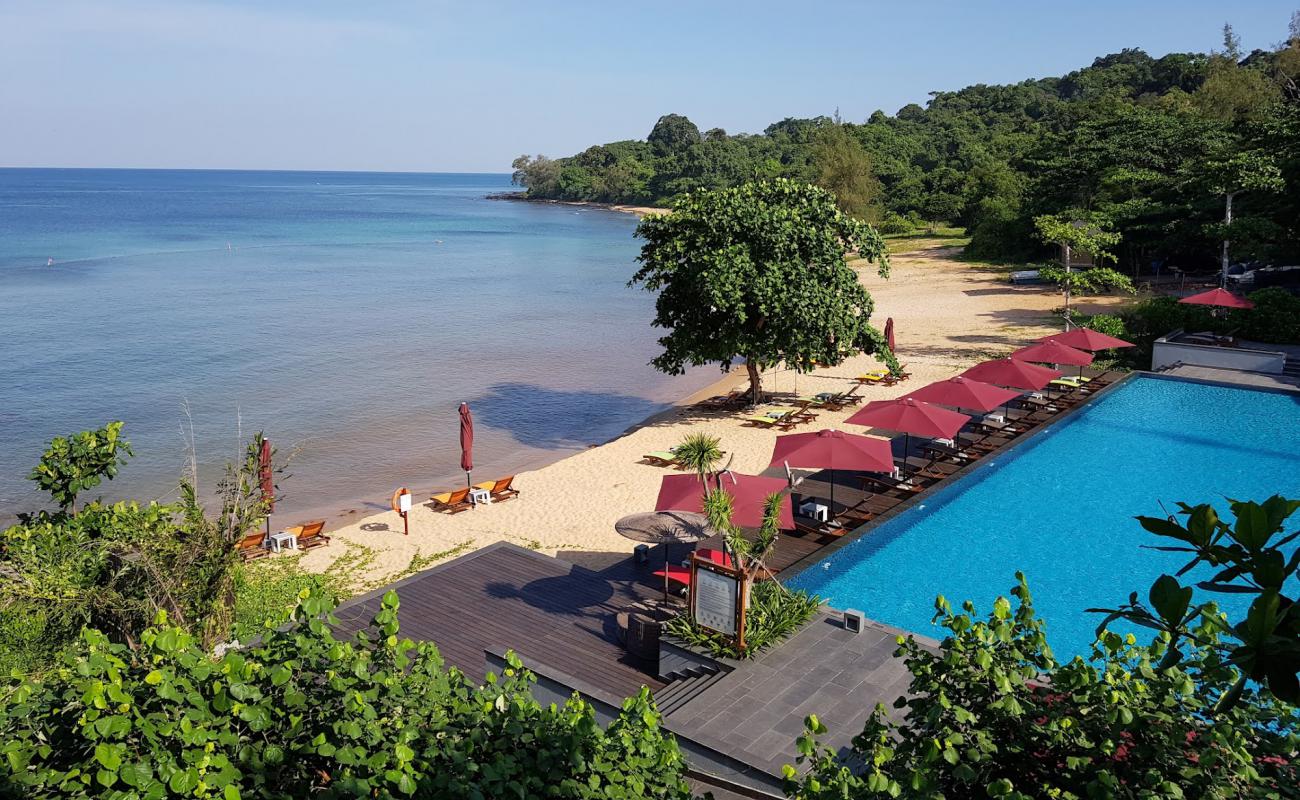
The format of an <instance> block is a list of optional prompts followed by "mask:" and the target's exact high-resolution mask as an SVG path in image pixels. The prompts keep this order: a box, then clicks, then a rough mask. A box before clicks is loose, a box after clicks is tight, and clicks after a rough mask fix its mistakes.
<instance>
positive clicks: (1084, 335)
mask: <svg viewBox="0 0 1300 800" xmlns="http://www.w3.org/2000/svg"><path fill="white" fill-rule="evenodd" d="M1038 341H1040V342H1049V341H1051V342H1060V343H1061V344H1063V345H1067V346H1069V347H1073V348H1075V349H1077V350H1087V351H1088V352H1089V353H1096V352H1097V351H1099V350H1115V349H1117V348H1120V347H1133V346H1134V345H1133V343H1132V342H1126V341H1124V340H1123V339H1116V338H1115V337H1114V336H1107V335H1106V334H1104V333H1098V332H1097V331H1094V330H1093V329H1092V328H1075V329H1074V330H1069V331H1066V332H1065V333H1054V334H1052V335H1051V336H1044V337H1043V338H1041V339H1039V340H1038Z"/></svg>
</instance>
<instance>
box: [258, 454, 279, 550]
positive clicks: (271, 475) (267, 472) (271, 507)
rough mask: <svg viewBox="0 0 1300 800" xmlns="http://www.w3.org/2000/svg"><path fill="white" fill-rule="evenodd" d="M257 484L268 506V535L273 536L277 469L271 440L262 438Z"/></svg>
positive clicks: (263, 500)
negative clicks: (273, 458)
mask: <svg viewBox="0 0 1300 800" xmlns="http://www.w3.org/2000/svg"><path fill="white" fill-rule="evenodd" d="M257 482H258V484H260V486H261V490H262V502H263V503H264V504H265V505H266V535H267V536H270V535H271V513H272V512H273V511H275V467H274V466H273V465H272V464H271V440H270V439H268V438H266V437H265V436H263V437H262V447H261V449H259V450H258V452H257Z"/></svg>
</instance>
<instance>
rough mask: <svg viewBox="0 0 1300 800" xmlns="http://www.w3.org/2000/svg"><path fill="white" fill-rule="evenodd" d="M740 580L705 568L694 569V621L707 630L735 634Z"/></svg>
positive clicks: (729, 634)
mask: <svg viewBox="0 0 1300 800" xmlns="http://www.w3.org/2000/svg"><path fill="white" fill-rule="evenodd" d="M739 583H740V581H738V580H737V579H736V578H733V577H731V576H729V575H722V574H719V573H717V572H712V571H710V570H707V569H697V570H696V571H695V608H694V609H693V610H694V612H695V621H696V622H697V623H699V624H700V625H703V626H704V627H706V628H708V629H709V630H714V631H717V632H718V633H724V634H726V635H728V636H735V635H736V604H737V603H738V602H739V597H738V595H739V592H738V591H737V589H738V585H739Z"/></svg>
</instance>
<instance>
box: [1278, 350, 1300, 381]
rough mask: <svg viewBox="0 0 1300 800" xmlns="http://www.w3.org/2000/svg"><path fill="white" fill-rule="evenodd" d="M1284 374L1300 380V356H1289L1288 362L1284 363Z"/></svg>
mask: <svg viewBox="0 0 1300 800" xmlns="http://www.w3.org/2000/svg"><path fill="white" fill-rule="evenodd" d="M1282 374H1283V375H1285V376H1286V377H1288V378H1290V379H1292V380H1300V358H1296V357H1295V356H1287V359H1286V363H1285V364H1283V365H1282Z"/></svg>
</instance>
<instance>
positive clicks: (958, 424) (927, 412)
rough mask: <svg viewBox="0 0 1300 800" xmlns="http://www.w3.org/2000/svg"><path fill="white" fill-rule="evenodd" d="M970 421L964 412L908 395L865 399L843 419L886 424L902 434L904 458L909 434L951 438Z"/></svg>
mask: <svg viewBox="0 0 1300 800" xmlns="http://www.w3.org/2000/svg"><path fill="white" fill-rule="evenodd" d="M969 421H970V417H968V416H966V415H965V414H958V413H957V412H956V411H949V410H948V409H946V408H940V407H939V406H936V405H931V404H929V403H925V402H922V401H920V400H916V399H914V398H911V397H898V398H895V399H893V400H877V401H875V402H874V403H867V404H866V405H865V406H863V407H862V410H861V411H858V412H857V413H856V414H854V415H853V416H851V417H849V418H848V419H847V420H845V422H848V423H850V424H853V425H866V426H868V427H872V428H886V429H888V430H891V431H898V432H899V433H901V434H903V435H904V437H905V438H904V440H903V459H904V460H906V459H907V451H908V449H909V447H910V445H911V443H912V434H916V435H917V436H928V437H930V438H943V439H951V438H953V437H954V436H956V435H957V432H958V431H960V430H961V429H962V426H963V425H965V424H966V423H967V422H969Z"/></svg>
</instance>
